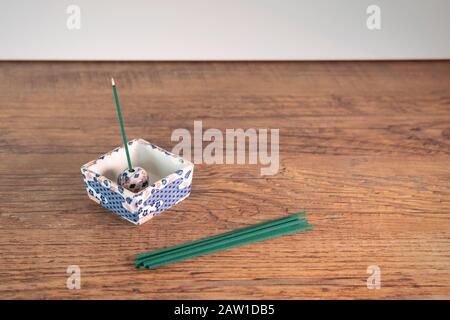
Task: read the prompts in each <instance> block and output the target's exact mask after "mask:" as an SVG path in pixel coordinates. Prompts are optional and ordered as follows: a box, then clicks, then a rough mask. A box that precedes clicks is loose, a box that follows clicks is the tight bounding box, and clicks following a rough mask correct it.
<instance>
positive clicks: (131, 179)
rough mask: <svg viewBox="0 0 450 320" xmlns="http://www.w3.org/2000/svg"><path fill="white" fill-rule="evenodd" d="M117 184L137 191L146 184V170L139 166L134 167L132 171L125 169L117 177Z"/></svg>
mask: <svg viewBox="0 0 450 320" xmlns="http://www.w3.org/2000/svg"><path fill="white" fill-rule="evenodd" d="M117 184H118V185H119V186H122V187H124V188H125V189H128V190H130V191H131V192H139V191H141V190H142V189H144V188H146V187H147V186H148V174H147V171H145V170H144V169H142V168H141V167H134V168H133V171H130V170H128V169H126V170H125V171H123V172H122V173H121V174H119V176H118V177H117Z"/></svg>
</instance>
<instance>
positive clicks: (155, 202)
mask: <svg viewBox="0 0 450 320" xmlns="http://www.w3.org/2000/svg"><path fill="white" fill-rule="evenodd" d="M128 147H129V149H130V154H131V157H132V158H134V159H133V163H137V165H139V166H140V167H144V168H145V169H146V171H147V172H149V173H153V175H151V174H150V176H149V186H147V187H146V188H144V189H143V190H142V191H140V192H138V193H133V192H131V191H129V190H127V189H125V188H123V187H121V186H119V185H118V184H117V183H116V181H117V177H115V175H116V174H120V172H122V171H123V169H124V168H126V158H125V154H124V152H125V151H124V148H123V147H119V148H116V149H114V150H112V151H110V152H108V153H106V154H104V155H102V156H100V157H99V158H97V159H96V160H93V161H91V162H88V163H87V164H85V165H83V166H82V167H81V175H82V177H83V182H84V185H85V187H86V191H87V194H88V196H89V198H90V199H92V200H93V201H95V202H97V203H98V204H100V205H101V206H103V207H104V208H106V209H109V210H111V211H112V212H114V213H116V214H117V215H119V216H120V217H122V218H124V219H126V220H128V221H130V222H131V223H133V224H137V225H139V224H142V223H144V222H146V221H148V220H150V219H151V218H153V217H154V216H157V215H159V214H160V213H161V212H163V211H165V210H167V209H169V208H171V207H172V206H174V205H176V204H178V203H180V202H181V201H183V200H184V199H186V198H187V197H188V196H189V194H190V192H191V186H192V176H193V171H194V165H193V164H192V163H191V162H190V161H187V160H185V159H183V158H181V157H180V156H178V155H175V154H173V153H171V152H168V151H166V150H164V149H161V148H160V147H158V146H155V145H153V144H151V143H149V142H147V141H145V140H143V139H136V140H132V141H129V142H128Z"/></svg>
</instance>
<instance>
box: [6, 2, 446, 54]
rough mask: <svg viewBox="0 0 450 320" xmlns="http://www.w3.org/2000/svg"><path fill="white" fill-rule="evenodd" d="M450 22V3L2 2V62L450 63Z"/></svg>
mask: <svg viewBox="0 0 450 320" xmlns="http://www.w3.org/2000/svg"><path fill="white" fill-rule="evenodd" d="M70 4H75V5H78V6H79V7H80V9H81V29H79V30H69V29H68V28H67V26H66V21H67V18H68V17H69V15H68V14H67V13H66V9H67V6H68V5H70ZM370 4H376V5H378V6H380V8H381V30H369V29H368V28H367V27H366V19H367V16H368V15H367V14H366V8H367V7H368V6H369V5H370ZM449 16H450V0H310V1H308V0H297V1H295V0H240V1H238V0H221V1H219V0H178V1H175V0H153V1H152V0H147V1H143V0H123V1H117V0H109V1H107V0H70V1H67V0H40V1H35V0H0V59H3V60H71V59H76V60H121V59H129V60H247V59H248V60H286V59H289V60H310V59H312V60H317V59H404V58H406V59H425V58H433V59H435V58H450V17H449Z"/></svg>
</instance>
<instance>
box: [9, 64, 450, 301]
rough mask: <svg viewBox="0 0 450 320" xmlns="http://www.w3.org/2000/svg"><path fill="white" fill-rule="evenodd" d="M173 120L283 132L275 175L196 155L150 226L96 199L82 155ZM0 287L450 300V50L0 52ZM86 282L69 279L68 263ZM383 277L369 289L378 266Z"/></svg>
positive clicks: (147, 294) (32, 291) (172, 124)
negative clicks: (162, 59) (187, 247)
mask: <svg viewBox="0 0 450 320" xmlns="http://www.w3.org/2000/svg"><path fill="white" fill-rule="evenodd" d="M111 76H114V77H115V78H116V81H117V82H118V88H119V94H120V97H121V103H122V108H123V113H124V118H125V124H126V127H127V134H128V138H129V139H133V138H144V139H146V140H149V141H151V142H153V143H155V144H157V145H159V146H161V147H163V148H166V149H168V150H171V149H172V147H173V146H174V145H175V142H171V141H170V137H171V133H172V131H173V130H174V129H176V128H187V129H189V130H192V129H193V123H194V120H202V121H203V127H204V129H207V128H218V129H220V130H225V129H226V128H243V129H247V128H256V129H258V128H279V129H280V171H279V173H278V174H276V175H274V176H261V175H260V168H261V166H260V165H204V164H202V165H197V166H196V170H195V174H194V180H193V190H192V193H191V196H190V197H189V198H188V199H187V200H185V201H184V202H182V203H181V204H179V205H177V206H176V207H174V208H172V209H170V210H169V211H167V212H165V213H163V214H162V215H161V216H159V217H157V218H155V219H153V220H151V221H150V222H148V223H146V224H144V225H142V226H138V227H136V226H133V225H131V224H129V223H127V222H126V221H124V220H121V219H119V218H118V217H116V216H114V215H113V214H111V213H109V212H108V211H106V210H105V209H103V208H101V207H99V206H98V205H97V204H96V203H94V202H93V201H91V200H89V199H88V197H87V195H86V191H85V189H84V187H83V184H82V179H81V175H80V172H79V169H80V166H81V165H82V164H84V163H86V162H87V161H89V160H92V159H94V158H96V157H97V156H98V155H100V154H103V153H105V152H107V151H109V150H111V149H113V148H114V147H116V146H118V145H120V144H121V136H120V132H119V126H118V124H117V118H116V113H115V108H114V105H113V97H112V92H111V87H110V82H109V81H110V77H111ZM0 181H1V183H0V196H1V199H2V201H1V205H0V229H1V230H0V298H2V299H7V298H14V299H16V298H19V299H24V298H33V299H35V298H37V299H50V298H65V299H70V298H73V299H93V298H112V299H124V298H136V299H178V298H184V299H204V298H209V299H260V298H263V299H310V298H312V299H318V298H332V299H336V298H342V299H352V298H368V299H373V298H394V299H404V298H418V299H428V298H446V299H449V298H450V61H436V62H320V63H316V62H303V63H302V62H299V63H296V62H286V63H263V62H261V63H246V62H237V63H216V62H210V63H104V62H95V63H85V62H74V63H65V62H58V63H54V62H22V63H18V62H2V63H0ZM301 210H307V211H308V212H309V219H310V222H311V223H312V224H313V225H314V226H315V229H314V230H312V231H308V232H305V233H299V234H297V235H293V236H287V237H283V238H278V239H274V240H269V241H266V242H263V243H258V244H252V245H248V246H246V247H242V248H236V249H232V250H229V251H225V252H221V253H216V254H213V255H210V256H206V257H201V258H197V259H195V260H190V261H186V262H182V263H177V264H174V265H171V266H167V267H163V268H160V269H157V270H136V269H135V268H134V266H133V261H134V257H135V255H136V254H137V253H141V252H143V251H147V250H152V249H157V248H161V247H164V246H168V245H174V244H178V243H181V242H185V241H188V240H194V239H198V238H201V237H204V236H208V235H213V234H217V233H220V232H225V231H228V230H231V229H234V228H237V227H242V226H246V225H249V224H253V223H257V222H261V221H264V220H268V219H272V218H276V217H279V216H282V215H286V214H288V213H295V212H298V211H301ZM69 265H79V266H80V268H81V289H80V290H68V289H67V288H66V280H67V277H68V275H67V273H66V270H67V267H68V266H69ZM370 265H377V266H379V268H380V269H381V289H378V290H377V289H372V290H371V289H368V288H367V285H366V284H367V277H368V276H369V274H368V273H367V268H368V267H369V266H370Z"/></svg>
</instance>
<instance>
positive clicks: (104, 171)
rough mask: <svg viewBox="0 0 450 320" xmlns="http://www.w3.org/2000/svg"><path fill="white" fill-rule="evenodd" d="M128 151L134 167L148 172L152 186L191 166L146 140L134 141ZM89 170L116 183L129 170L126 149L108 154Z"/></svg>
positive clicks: (89, 167)
mask: <svg viewBox="0 0 450 320" xmlns="http://www.w3.org/2000/svg"><path fill="white" fill-rule="evenodd" d="M128 149H129V152H130V157H131V162H132V164H133V166H134V167H141V168H143V169H145V170H146V171H147V173H148V176H149V183H150V184H152V183H155V182H156V181H159V180H161V179H162V178H165V177H167V176H168V175H170V174H171V173H174V172H175V171H177V170H180V169H183V168H185V167H187V166H188V165H189V162H187V161H183V162H181V161H180V160H181V158H180V157H177V156H173V155H168V154H166V153H165V152H164V150H161V149H159V148H157V147H152V145H151V144H149V143H148V142H146V141H145V140H133V143H132V144H131V145H128ZM87 169H88V170H90V171H92V172H95V173H98V174H100V175H102V176H104V177H106V178H108V179H109V180H111V181H113V182H116V181H117V177H118V175H119V174H120V173H122V172H123V171H124V170H126V169H127V159H126V155H125V149H124V148H123V147H122V148H119V149H118V150H117V151H113V152H111V153H108V154H106V155H105V158H104V159H102V160H99V161H97V162H96V163H95V164H92V165H90V166H88V167H87Z"/></svg>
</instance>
